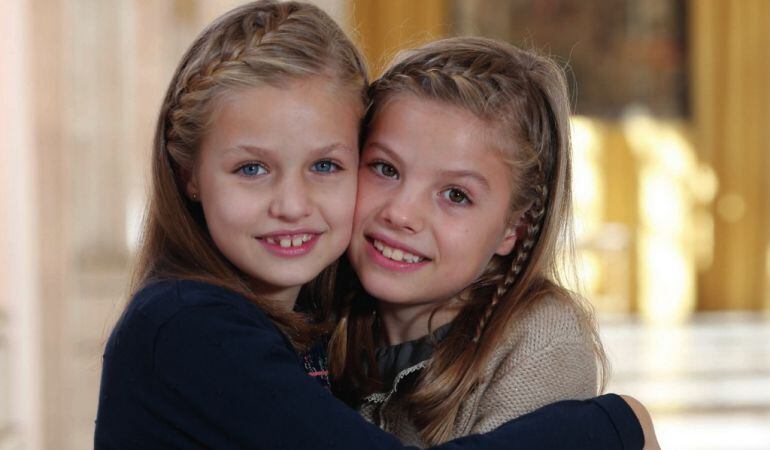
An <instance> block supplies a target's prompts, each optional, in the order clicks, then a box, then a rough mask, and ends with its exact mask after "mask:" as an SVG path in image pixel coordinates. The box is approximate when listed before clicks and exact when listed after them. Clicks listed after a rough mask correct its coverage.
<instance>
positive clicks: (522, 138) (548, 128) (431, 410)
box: [330, 37, 606, 445]
mask: <svg viewBox="0 0 770 450" xmlns="http://www.w3.org/2000/svg"><path fill="white" fill-rule="evenodd" d="M404 94H406V95H414V96H416V97H417V98H426V99H432V100H438V101H441V102H445V103H446V104H447V105H449V106H453V107H458V108H461V109H463V110H466V111H470V112H471V113H473V114H474V115H476V116H477V117H479V118H480V119H482V120H483V121H485V123H487V124H489V125H490V126H492V127H494V129H495V130H498V131H499V133H498V134H499V135H500V137H501V141H502V143H504V144H505V147H504V148H507V149H508V151H507V152H506V156H507V162H508V163H509V165H510V169H511V176H512V180H513V186H514V191H513V195H512V202H511V205H510V213H511V217H519V216H520V217H521V219H520V220H521V222H520V223H521V226H520V227H519V230H520V231H521V232H520V234H519V239H518V240H517V243H516V246H515V247H514V250H513V251H512V252H511V253H510V255H508V256H495V257H494V258H493V259H492V260H491V261H490V263H489V264H488V266H487V267H486V269H485V271H484V273H483V275H482V276H481V277H480V278H479V279H477V280H476V281H475V282H474V283H473V284H472V285H471V286H470V287H469V288H468V289H467V290H466V291H465V292H466V293H467V295H464V296H463V297H464V298H465V299H466V300H465V303H464V304H463V306H462V310H461V311H460V312H459V314H457V316H456V318H455V319H454V320H453V322H452V328H451V331H450V332H449V334H448V335H447V336H446V337H445V338H444V339H443V340H442V341H441V342H440V343H439V344H438V347H437V349H436V353H435V354H434V356H433V358H432V360H431V362H430V364H429V366H428V368H427V369H426V370H425V371H424V372H423V373H422V374H421V375H420V377H419V378H418V379H417V381H416V383H415V384H414V385H413V388H412V389H411V390H409V391H408V393H407V394H406V395H405V396H404V399H405V401H406V402H407V405H408V406H409V408H410V411H411V414H412V420H413V422H414V423H415V425H416V426H417V428H418V429H419V430H420V433H421V435H422V438H423V441H424V442H426V443H427V444H429V445H433V444H437V443H440V442H443V441H446V440H448V439H449V438H450V437H451V431H452V428H453V425H454V422H455V418H456V417H457V415H458V413H459V411H460V407H461V405H462V403H463V401H464V400H465V399H466V398H467V396H468V395H469V394H470V393H471V391H472V390H473V389H474V387H475V386H476V385H478V383H479V382H480V381H481V380H480V378H481V376H482V373H483V371H484V368H485V365H486V363H487V361H488V359H489V357H490V356H491V354H492V352H493V350H494V349H495V347H496V346H497V345H498V344H499V343H500V342H501V341H502V339H504V337H505V336H506V333H507V329H508V327H509V325H510V324H511V323H512V322H513V321H515V320H516V319H517V318H518V317H520V315H521V314H522V313H523V312H524V310H525V309H526V308H527V307H528V306H529V305H531V304H533V303H534V302H536V301H537V300H538V299H540V298H542V297H544V296H555V297H558V298H560V299H565V300H567V301H568V302H570V303H571V304H573V305H574V306H575V310H576V311H577V313H578V316H579V317H580V321H581V322H582V324H583V325H585V327H586V329H587V330H589V334H590V335H591V337H592V340H593V343H594V348H595V353H596V357H597V360H598V362H599V363H600V364H599V365H600V367H601V368H602V374H603V373H604V368H605V367H606V363H605V361H606V359H605V356H604V352H603V350H602V346H601V343H600V341H599V339H598V333H597V330H596V326H595V324H594V323H593V314H592V312H591V310H590V307H589V306H588V305H586V304H585V302H584V301H583V300H582V299H581V298H580V296H578V295H576V294H574V293H572V292H570V291H569V290H567V289H565V288H563V287H562V286H563V282H562V272H563V270H561V268H560V265H561V264H560V262H561V261H562V256H564V255H562V254H561V253H560V250H563V249H567V248H570V246H571V242H572V239H571V230H572V225H571V218H572V205H571V194H572V193H571V175H570V172H571V168H570V165H571V162H570V158H571V156H570V154H571V144H570V127H569V113H570V109H569V108H570V106H569V98H568V94H567V88H566V81H565V77H564V73H563V71H562V70H561V68H560V67H559V66H557V65H556V64H555V63H554V62H552V61H551V60H550V59H548V58H545V57H541V56H539V55H537V54H536V53H534V52H530V51H524V50H521V49H518V48H515V47H512V46H510V45H508V44H504V43H501V42H497V41H494V40H490V39H483V38H470V37H462V38H450V39H444V40H440V41H436V42H433V43H430V44H427V45H425V46H423V47H420V48H417V49H415V50H411V51H408V52H406V53H404V54H402V55H401V56H400V57H399V59H397V61H396V62H395V63H394V64H393V65H391V66H390V67H389V68H388V69H387V70H386V71H385V73H384V74H383V75H382V76H381V77H380V78H379V79H378V80H376V81H374V82H373V83H372V85H371V87H370V89H369V95H370V97H371V102H372V103H371V105H370V108H369V110H368V111H367V115H366V118H365V126H366V127H368V126H371V124H372V122H373V120H374V119H375V118H376V116H377V114H378V112H379V111H380V110H381V109H382V107H383V105H384V104H385V103H386V102H387V101H388V100H389V99H392V98H394V97H395V96H397V95H404ZM514 149H515V150H514ZM354 290H355V288H354ZM374 308H375V301H374V300H373V299H371V298H369V297H367V296H365V295H357V296H356V297H355V298H350V296H348V297H345V300H343V301H341V304H340V305H339V306H338V309H339V311H340V319H341V320H340V322H339V324H338V326H337V327H336V329H335V332H334V336H333V338H332V342H331V345H330V352H331V369H332V375H333V377H334V381H335V389H336V390H337V392H338V393H339V394H340V395H341V396H342V397H343V398H344V399H346V400H347V401H349V402H351V403H356V402H359V401H361V399H362V398H363V397H365V396H366V395H367V394H369V393H371V392H373V391H375V390H376V389H379V388H381V384H380V383H379V380H378V379H377V376H376V373H377V372H376V361H375V358H374V347H375V342H374V338H373V333H372V327H373V326H375V325H376V324H375V323H374V322H373V321H374V320H375V319H373V317H374V316H373V311H374Z"/></svg>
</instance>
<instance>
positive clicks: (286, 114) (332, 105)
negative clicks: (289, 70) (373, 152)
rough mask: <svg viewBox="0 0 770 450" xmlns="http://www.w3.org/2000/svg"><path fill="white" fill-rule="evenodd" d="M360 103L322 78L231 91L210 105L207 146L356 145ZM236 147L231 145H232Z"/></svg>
mask: <svg viewBox="0 0 770 450" xmlns="http://www.w3.org/2000/svg"><path fill="white" fill-rule="evenodd" d="M360 109H361V108H360V101H356V100H355V99H354V98H353V97H352V96H347V95H340V94H339V91H338V90H336V88H335V87H334V83H333V82H331V81H329V80H327V79H325V78H321V77H313V78H308V79H300V80H295V81H291V82H287V83H285V84H282V85H279V86H274V85H269V84H264V85H260V86H256V87H246V88H240V89H236V90H231V91H229V92H227V93H225V94H223V95H221V96H220V97H219V98H217V99H216V100H215V103H214V105H212V111H211V116H210V121H209V124H208V127H207V128H208V130H207V133H206V137H205V139H206V140H211V139H216V140H224V141H239V140H243V139H246V140H253V139H257V140H265V141H268V142H264V144H265V145H276V146H279V145H280V144H286V143H291V142H294V141H296V142H299V141H324V140H340V139H343V140H346V141H351V140H352V141H355V140H357V135H358V125H359V119H360V113H361V111H360ZM231 144H235V142H233V143H231Z"/></svg>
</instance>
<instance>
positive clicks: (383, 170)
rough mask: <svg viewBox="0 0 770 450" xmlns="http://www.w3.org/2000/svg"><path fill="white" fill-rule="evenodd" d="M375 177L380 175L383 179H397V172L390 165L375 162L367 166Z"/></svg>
mask: <svg viewBox="0 0 770 450" xmlns="http://www.w3.org/2000/svg"><path fill="white" fill-rule="evenodd" d="M369 167H371V168H372V170H374V172H375V173H377V175H381V176H383V177H385V178H392V179H394V180H397V179H398V170H396V168H395V167H393V166H391V165H390V164H387V163H384V162H376V163H372V164H370V165H369Z"/></svg>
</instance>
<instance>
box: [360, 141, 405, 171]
mask: <svg viewBox="0 0 770 450" xmlns="http://www.w3.org/2000/svg"><path fill="white" fill-rule="evenodd" d="M366 146H367V147H377V149H378V150H380V151H382V152H384V153H387V155H388V157H390V158H391V159H393V160H395V162H396V164H400V165H403V164H404V160H403V159H401V157H400V156H398V155H397V154H396V152H394V151H393V150H391V149H390V147H388V146H387V145H385V144H382V143H380V142H369V143H367V144H366Z"/></svg>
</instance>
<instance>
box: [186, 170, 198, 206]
mask: <svg viewBox="0 0 770 450" xmlns="http://www.w3.org/2000/svg"><path fill="white" fill-rule="evenodd" d="M182 176H183V177H184V179H185V180H187V181H186V182H185V184H184V186H185V193H186V194H187V198H188V199H190V200H192V201H196V200H197V199H198V198H199V196H200V194H199V192H200V191H199V190H198V177H197V176H196V174H195V171H194V170H193V171H190V172H188V171H186V170H185V171H184V173H183V174H182Z"/></svg>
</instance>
